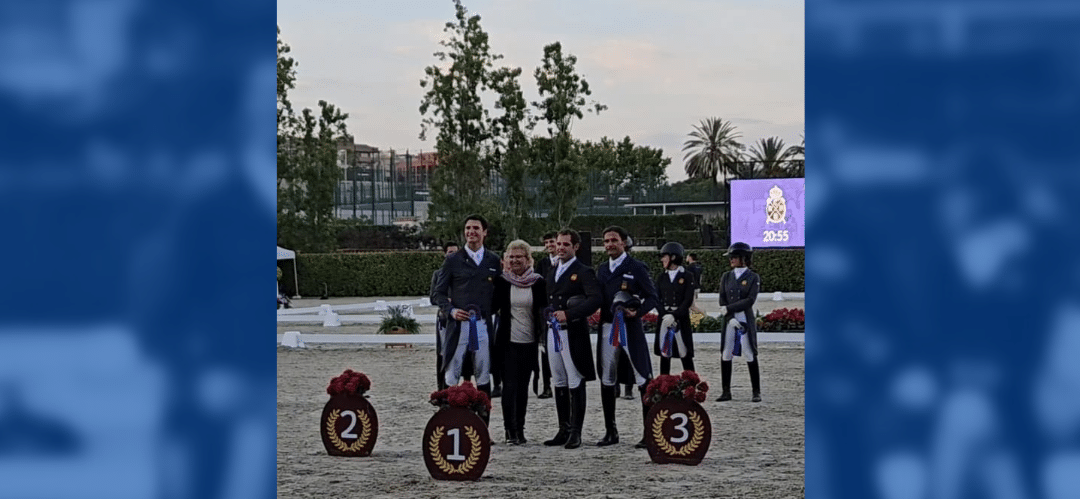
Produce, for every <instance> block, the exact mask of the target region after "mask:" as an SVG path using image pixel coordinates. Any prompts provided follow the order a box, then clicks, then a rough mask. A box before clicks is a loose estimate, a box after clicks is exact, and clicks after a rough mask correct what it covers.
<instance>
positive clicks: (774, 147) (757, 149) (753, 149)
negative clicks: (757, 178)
mask: <svg viewBox="0 0 1080 499" xmlns="http://www.w3.org/2000/svg"><path fill="white" fill-rule="evenodd" d="M795 154H796V149H795V148H794V147H784V140H783V139H781V138H780V137H769V138H767V139H758V141H757V142H755V143H753V144H752V145H751V146H750V151H749V154H748V155H747V157H748V159H750V160H751V161H752V165H753V166H756V167H758V168H759V169H760V171H761V173H762V175H763V176H765V177H768V178H777V177H786V176H788V173H789V169H788V164H789V163H790V162H791V160H792V159H793V158H794V156H795Z"/></svg>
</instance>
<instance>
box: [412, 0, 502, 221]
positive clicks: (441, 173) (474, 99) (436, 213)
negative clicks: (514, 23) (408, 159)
mask: <svg viewBox="0 0 1080 499" xmlns="http://www.w3.org/2000/svg"><path fill="white" fill-rule="evenodd" d="M454 8H455V21H454V22H448V23H446V27H445V28H444V29H443V31H444V32H445V33H446V34H447V37H446V39H444V40H443V41H441V42H439V43H440V45H442V46H443V47H445V49H446V50H445V51H440V52H436V53H435V54H434V55H435V57H437V58H438V59H439V61H440V62H441V63H442V64H443V65H444V66H446V65H447V63H449V67H440V66H439V65H431V66H428V67H426V68H424V74H425V77H424V79H423V80H421V82H420V86H421V87H422V88H426V89H428V90H427V93H425V94H424V97H423V99H422V100H421V102H420V114H421V116H423V120H422V121H421V129H420V139H421V140H424V139H425V138H426V135H427V132H428V131H429V130H432V129H437V130H438V135H437V137H436V145H435V148H436V150H437V151H438V153H439V167H438V168H436V169H435V170H434V172H433V174H432V178H431V190H430V192H431V206H430V208H429V212H428V214H429V218H430V219H431V220H432V221H433V223H432V224H430V227H429V230H430V231H431V232H432V233H434V234H435V235H437V236H439V237H443V238H448V237H453V235H454V234H455V233H457V232H458V230H459V229H460V228H461V224H462V223H463V221H464V220H465V217H466V216H468V215H470V214H472V213H479V214H481V215H484V216H485V217H487V218H489V219H490V218H491V216H492V215H494V214H495V213H498V212H499V211H500V210H499V206H498V203H497V202H496V201H495V200H494V199H493V196H491V193H492V189H491V173H492V172H493V171H494V170H495V169H496V167H497V166H498V165H497V157H496V156H495V155H492V154H489V151H490V150H491V149H492V148H493V147H494V144H493V142H492V141H493V140H494V138H495V136H496V135H495V133H496V132H495V126H494V125H493V124H492V120H491V118H490V116H489V115H488V110H487V109H486V108H485V106H484V102H483V100H482V99H481V94H483V93H485V92H488V91H492V90H497V89H496V88H495V87H496V86H497V84H498V83H501V84H502V85H504V87H502V88H500V89H502V90H506V91H509V90H508V88H509V87H505V85H509V83H506V82H505V81H502V80H499V81H496V79H495V77H494V75H495V72H494V61H496V60H498V59H501V58H502V56H501V55H494V54H492V53H491V50H490V47H489V45H488V34H487V32H485V31H484V30H483V28H481V26H480V16H478V15H474V16H471V17H470V16H468V15H467V14H468V11H467V10H466V9H465V7H464V6H463V5H462V4H461V1H460V0H454ZM506 119H507V120H511V118H506ZM503 126H508V125H507V124H503Z"/></svg>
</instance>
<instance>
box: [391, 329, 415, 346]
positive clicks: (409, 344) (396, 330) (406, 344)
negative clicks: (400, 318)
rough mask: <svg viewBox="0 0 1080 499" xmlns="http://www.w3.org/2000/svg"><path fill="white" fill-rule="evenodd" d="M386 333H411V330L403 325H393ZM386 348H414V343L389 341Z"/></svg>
mask: <svg viewBox="0 0 1080 499" xmlns="http://www.w3.org/2000/svg"><path fill="white" fill-rule="evenodd" d="M386 334H409V330H408V329H405V328H403V327H393V328H390V330H388V331H387V332H386ZM386 348H412V343H387V344H386Z"/></svg>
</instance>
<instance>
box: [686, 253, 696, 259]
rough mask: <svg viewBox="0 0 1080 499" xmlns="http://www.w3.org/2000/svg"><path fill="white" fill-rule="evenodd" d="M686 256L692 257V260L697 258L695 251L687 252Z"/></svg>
mask: <svg viewBox="0 0 1080 499" xmlns="http://www.w3.org/2000/svg"><path fill="white" fill-rule="evenodd" d="M686 256H688V257H690V258H693V259H694V260H697V253H687V254H686Z"/></svg>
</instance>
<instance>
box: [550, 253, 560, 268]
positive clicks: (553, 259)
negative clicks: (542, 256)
mask: <svg viewBox="0 0 1080 499" xmlns="http://www.w3.org/2000/svg"><path fill="white" fill-rule="evenodd" d="M548 258H550V259H551V264H552V265H556V266H557V265H559V257H558V256H557V255H551V256H549V257H548Z"/></svg>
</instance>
